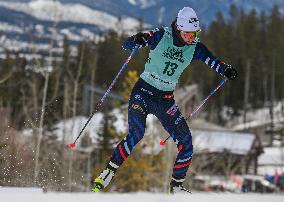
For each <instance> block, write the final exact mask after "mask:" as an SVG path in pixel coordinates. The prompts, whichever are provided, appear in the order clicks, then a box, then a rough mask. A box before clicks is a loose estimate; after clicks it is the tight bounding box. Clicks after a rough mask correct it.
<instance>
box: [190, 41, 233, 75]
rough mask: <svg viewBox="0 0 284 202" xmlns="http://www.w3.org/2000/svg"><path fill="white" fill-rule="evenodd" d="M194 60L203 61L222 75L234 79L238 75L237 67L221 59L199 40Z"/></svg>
mask: <svg viewBox="0 0 284 202" xmlns="http://www.w3.org/2000/svg"><path fill="white" fill-rule="evenodd" d="M193 60H201V61H203V62H204V63H205V64H207V65H208V66H209V67H210V68H212V69H214V70H215V71H216V72H218V73H219V74H220V75H221V76H225V77H226V78H228V79H234V78H236V77H237V71H236V69H234V68H233V67H232V66H231V65H229V64H226V63H225V62H223V61H221V60H220V59H219V58H217V57H215V56H214V55H213V54H212V53H211V52H210V51H209V50H208V49H207V47H206V46H205V45H204V44H203V43H201V42H198V43H197V44H196V49H195V52H194V55H193Z"/></svg>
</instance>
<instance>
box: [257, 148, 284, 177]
mask: <svg viewBox="0 0 284 202" xmlns="http://www.w3.org/2000/svg"><path fill="white" fill-rule="evenodd" d="M258 164H259V166H258V169H257V172H258V174H261V175H274V174H275V173H276V172H278V173H284V148H283V147H267V148H264V153H263V154H261V155H260V156H259V158H258Z"/></svg>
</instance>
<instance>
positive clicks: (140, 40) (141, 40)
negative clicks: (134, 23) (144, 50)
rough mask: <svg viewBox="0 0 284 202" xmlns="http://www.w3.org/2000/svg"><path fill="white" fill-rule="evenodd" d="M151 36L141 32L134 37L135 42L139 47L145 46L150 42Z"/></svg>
mask: <svg viewBox="0 0 284 202" xmlns="http://www.w3.org/2000/svg"><path fill="white" fill-rule="evenodd" d="M150 36H151V35H150V34H149V33H142V32H139V33H137V34H136V35H134V42H135V43H136V44H138V45H145V44H146V43H147V41H148V40H149V38H150Z"/></svg>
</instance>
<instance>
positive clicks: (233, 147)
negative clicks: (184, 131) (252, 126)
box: [193, 130, 255, 155]
mask: <svg viewBox="0 0 284 202" xmlns="http://www.w3.org/2000/svg"><path fill="white" fill-rule="evenodd" d="M254 139H255V135H253V134H250V133H233V132H229V131H228V132H223V131H201V130H198V131H194V132H193V145H194V148H195V152H197V153H198V152H201V151H208V152H222V151H224V150H227V151H230V152H232V153H234V154H241V155H244V154H247V153H248V152H249V150H250V148H251V146H252V144H253V141H254Z"/></svg>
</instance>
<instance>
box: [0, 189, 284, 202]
mask: <svg viewBox="0 0 284 202" xmlns="http://www.w3.org/2000/svg"><path fill="white" fill-rule="evenodd" d="M283 199H284V195H275V194H207V193H193V194H177V195H167V194H150V193H137V194H106V193H100V194H92V193H72V194H70V193H40V192H23V191H17V192H9V191H8V192H7V191H1V188H0V201H1V202H65V201H66V202H128V201H129V202H134V201H135V202H172V201H175V202H219V201H220V202H246V201H247V202H280V201H281V202H283V201H284V200H283Z"/></svg>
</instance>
